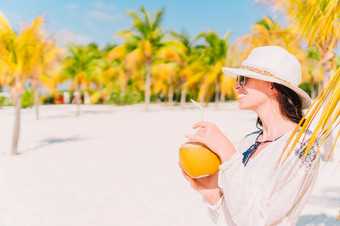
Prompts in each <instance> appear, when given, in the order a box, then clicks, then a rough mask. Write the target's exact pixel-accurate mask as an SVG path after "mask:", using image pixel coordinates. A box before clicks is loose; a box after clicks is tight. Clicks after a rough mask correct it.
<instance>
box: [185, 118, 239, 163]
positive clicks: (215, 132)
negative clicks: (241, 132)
mask: <svg viewBox="0 0 340 226" xmlns="http://www.w3.org/2000/svg"><path fill="white" fill-rule="evenodd" d="M197 128H199V130H198V131H197V132H196V133H195V134H194V135H186V137H187V138H188V139H190V140H193V141H198V142H200V143H202V144H204V145H206V146H207V147H208V148H210V149H211V150H212V151H213V152H215V153H216V154H217V155H218V156H219V157H220V159H221V161H222V163H224V162H226V161H229V160H230V159H231V158H232V157H233V155H234V154H235V152H236V149H235V147H234V145H233V144H232V143H231V142H230V140H229V139H228V138H227V137H226V136H225V135H224V134H223V133H222V132H221V130H219V128H217V126H216V125H215V124H214V123H211V122H203V121H201V122H198V123H196V124H195V125H194V126H193V129H197Z"/></svg>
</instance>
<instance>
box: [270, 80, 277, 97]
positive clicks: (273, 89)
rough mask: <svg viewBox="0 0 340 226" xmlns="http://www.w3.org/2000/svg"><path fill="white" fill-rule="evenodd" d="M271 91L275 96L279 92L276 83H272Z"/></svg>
mask: <svg viewBox="0 0 340 226" xmlns="http://www.w3.org/2000/svg"><path fill="white" fill-rule="evenodd" d="M270 93H271V94H272V95H274V96H276V95H277V94H278V91H277V89H276V88H275V86H274V83H270Z"/></svg>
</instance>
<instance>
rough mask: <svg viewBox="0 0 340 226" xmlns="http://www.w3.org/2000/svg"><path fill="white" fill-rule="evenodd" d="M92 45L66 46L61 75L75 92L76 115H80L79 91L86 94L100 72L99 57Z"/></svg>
mask: <svg viewBox="0 0 340 226" xmlns="http://www.w3.org/2000/svg"><path fill="white" fill-rule="evenodd" d="M97 50H98V49H97V47H96V46H94V45H91V44H90V45H89V46H81V45H71V46H68V51H69V55H68V56H67V58H66V60H65V62H64V65H63V69H64V70H63V72H62V73H63V74H64V75H66V77H68V78H69V79H71V86H70V88H71V89H75V90H76V94H75V95H74V98H75V103H76V104H77V111H76V115H77V116H79V115H80V104H81V90H82V88H83V90H84V91H85V92H87V91H88V90H89V89H90V88H91V85H92V83H93V82H96V80H97V75H98V73H100V72H101V70H100V68H99V64H100V62H99V61H98V59H99V58H100V57H101V56H100V54H99V53H98V51H97Z"/></svg>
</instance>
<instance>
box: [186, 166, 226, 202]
mask: <svg viewBox="0 0 340 226" xmlns="http://www.w3.org/2000/svg"><path fill="white" fill-rule="evenodd" d="M179 166H180V167H181V170H182V174H183V176H184V177H185V179H186V180H187V181H189V182H190V184H191V187H192V188H193V189H195V190H196V191H198V192H199V193H200V194H201V195H203V196H204V197H205V198H206V199H207V201H208V202H209V203H210V204H211V205H216V203H217V202H218V200H219V199H220V198H221V197H222V192H221V190H220V189H219V188H218V185H217V183H218V173H215V174H213V175H210V176H207V177H202V178H197V179H193V178H191V177H190V176H188V175H187V174H186V173H185V171H184V170H183V168H182V166H181V164H179Z"/></svg>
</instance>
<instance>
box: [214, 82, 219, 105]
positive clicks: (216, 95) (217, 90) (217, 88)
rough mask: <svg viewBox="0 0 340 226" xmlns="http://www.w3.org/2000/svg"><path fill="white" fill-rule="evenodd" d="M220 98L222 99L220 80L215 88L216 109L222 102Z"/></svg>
mask: <svg viewBox="0 0 340 226" xmlns="http://www.w3.org/2000/svg"><path fill="white" fill-rule="evenodd" d="M219 97H220V82H219V79H217V81H216V88H215V107H216V109H217V108H218V104H219V102H220V100H219Z"/></svg>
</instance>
